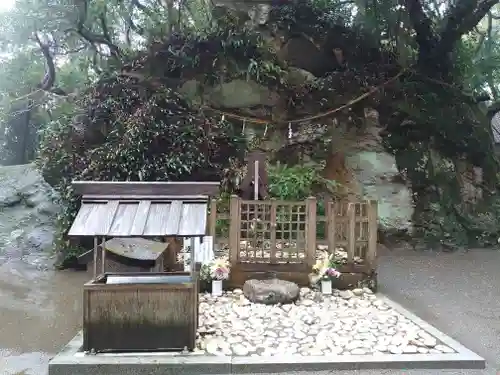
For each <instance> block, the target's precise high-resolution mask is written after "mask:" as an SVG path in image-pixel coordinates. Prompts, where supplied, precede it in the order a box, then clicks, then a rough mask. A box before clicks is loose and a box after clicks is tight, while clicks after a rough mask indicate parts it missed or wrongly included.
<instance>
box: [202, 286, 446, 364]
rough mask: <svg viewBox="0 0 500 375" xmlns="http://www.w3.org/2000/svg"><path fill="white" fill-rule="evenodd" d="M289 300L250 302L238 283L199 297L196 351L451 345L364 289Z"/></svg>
mask: <svg viewBox="0 0 500 375" xmlns="http://www.w3.org/2000/svg"><path fill="white" fill-rule="evenodd" d="M300 294H301V296H300V299H299V300H298V301H297V302H296V303H294V304H286V305H282V306H281V305H262V304H253V303H251V302H250V301H249V300H248V299H246V297H245V296H244V295H243V292H242V291H241V290H240V289H237V290H235V291H234V292H232V293H226V294H225V295H224V296H221V297H212V296H211V295H210V294H205V295H202V296H201V297H200V328H199V330H198V332H199V335H200V337H199V339H198V347H199V350H198V351H199V352H201V353H203V352H204V351H206V352H207V353H208V354H211V355H235V356H266V357H269V356H275V355H300V356H323V355H348V354H353V355H367V354H391V353H392V354H402V353H404V354H418V353H421V354H428V353H432V354H442V353H453V352H454V350H453V349H451V348H450V347H448V346H445V345H443V344H442V343H439V342H438V341H437V340H436V339H435V338H434V337H432V336H431V335H430V334H429V333H427V332H426V331H424V330H422V329H421V328H420V327H419V326H417V325H416V324H414V323H413V322H412V321H410V320H408V319H407V318H406V317H404V316H402V315H401V314H400V313H399V312H397V311H395V310H393V309H392V308H391V307H390V306H388V305H387V304H385V303H384V301H383V300H381V299H378V298H377V297H376V296H375V295H374V294H373V293H372V292H371V291H370V290H369V289H355V290H353V291H334V293H333V295H323V294H321V293H320V292H316V291H313V290H311V289H309V288H302V289H301V291H300Z"/></svg>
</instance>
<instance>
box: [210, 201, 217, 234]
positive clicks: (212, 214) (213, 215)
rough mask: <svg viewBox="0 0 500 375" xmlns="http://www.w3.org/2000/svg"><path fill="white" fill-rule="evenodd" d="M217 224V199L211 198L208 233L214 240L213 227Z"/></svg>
mask: <svg viewBox="0 0 500 375" xmlns="http://www.w3.org/2000/svg"><path fill="white" fill-rule="evenodd" d="M216 226H217V200H216V199H215V198H212V199H211V200H210V214H209V216H208V235H209V236H212V237H213V238H214V243H216V242H215V228H216Z"/></svg>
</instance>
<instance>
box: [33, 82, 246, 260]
mask: <svg viewBox="0 0 500 375" xmlns="http://www.w3.org/2000/svg"><path fill="white" fill-rule="evenodd" d="M83 102H84V103H86V104H90V108H91V109H90V110H89V113H88V114H87V116H85V117H84V118H83V119H82V120H81V124H87V125H86V127H84V128H83V129H82V130H80V131H77V130H76V129H78V128H76V127H75V126H76V125H75V124H74V123H72V122H71V120H70V119H69V118H67V119H62V120H60V121H56V122H53V123H52V124H50V126H49V127H48V129H47V130H46V131H45V133H44V134H43V135H42V142H41V147H40V153H39V157H38V164H39V166H40V168H41V171H42V173H43V175H44V177H45V178H46V180H47V181H48V182H49V183H51V184H52V185H53V186H55V187H56V189H57V190H58V191H59V193H60V196H61V201H62V203H63V207H64V210H63V212H62V213H61V215H60V217H59V218H58V224H59V225H58V226H59V230H60V232H59V234H58V236H57V238H58V242H57V246H58V247H59V248H60V250H62V251H65V252H68V251H69V250H68V249H69V243H68V241H67V239H66V238H65V236H64V235H65V233H66V232H67V230H68V228H69V226H70V225H71V222H72V221H73V219H74V217H75V214H76V212H77V209H78V206H79V201H78V197H75V195H74V194H73V190H72V188H71V181H72V180H96V181H129V180H130V181H194V180H197V181H220V180H221V178H222V172H223V170H224V168H226V167H227V166H228V164H229V160H230V159H231V158H234V157H236V158H237V157H240V156H241V155H242V152H243V150H244V147H245V142H244V140H243V139H241V137H240V136H236V135H235V134H234V133H233V131H232V126H231V125H230V124H229V123H227V122H224V121H222V122H215V121H212V120H208V119H206V118H205V117H203V116H202V114H199V113H194V112H193V111H191V110H190V109H189V108H188V107H187V105H186V104H185V103H184V101H183V100H182V99H181V98H180V97H179V96H178V95H177V94H176V93H175V92H174V91H172V90H170V89H163V90H159V89H158V88H155V89H154V90H152V89H151V88H148V87H141V86H139V85H138V84H136V82H131V81H130V80H124V79H114V80H108V81H107V82H105V83H102V84H101V86H100V87H99V88H98V89H95V91H94V92H93V93H92V94H91V95H90V96H89V97H88V98H86V100H84V101H83ZM81 124H80V125H79V126H80V127H81V126H82V125H81ZM77 125H78V124H77Z"/></svg>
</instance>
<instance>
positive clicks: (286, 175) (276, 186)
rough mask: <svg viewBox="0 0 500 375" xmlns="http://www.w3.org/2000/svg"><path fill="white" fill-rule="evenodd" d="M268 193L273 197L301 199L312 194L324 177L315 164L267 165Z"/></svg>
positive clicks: (292, 199) (289, 199)
mask: <svg viewBox="0 0 500 375" xmlns="http://www.w3.org/2000/svg"><path fill="white" fill-rule="evenodd" d="M267 170H268V175H269V194H270V196H271V197H273V198H277V199H281V200H288V201H301V200H304V199H306V198H308V197H310V196H312V195H314V193H315V190H317V189H318V187H319V185H320V184H322V183H323V181H324V179H323V178H322V177H321V176H320V175H319V172H320V168H319V167H318V166H315V165H295V166H292V167H289V166H287V165H284V164H276V165H269V166H268V168H267Z"/></svg>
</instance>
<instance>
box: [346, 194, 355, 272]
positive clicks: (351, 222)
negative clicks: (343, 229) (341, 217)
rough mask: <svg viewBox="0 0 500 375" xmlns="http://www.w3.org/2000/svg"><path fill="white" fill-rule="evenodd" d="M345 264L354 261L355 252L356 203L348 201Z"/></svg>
mask: <svg viewBox="0 0 500 375" xmlns="http://www.w3.org/2000/svg"><path fill="white" fill-rule="evenodd" d="M347 219H348V222H347V241H348V242H347V264H353V263H354V253H355V252H356V204H355V203H348V206H347Z"/></svg>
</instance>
